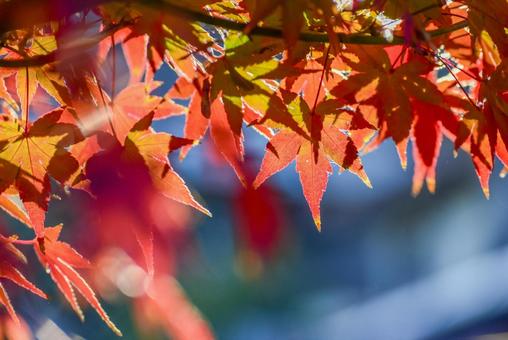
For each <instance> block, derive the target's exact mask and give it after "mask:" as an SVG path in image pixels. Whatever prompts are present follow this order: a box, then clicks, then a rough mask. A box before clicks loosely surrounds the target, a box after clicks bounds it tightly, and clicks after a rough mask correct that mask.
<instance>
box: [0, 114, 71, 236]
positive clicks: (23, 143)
mask: <svg viewBox="0 0 508 340" xmlns="http://www.w3.org/2000/svg"><path fill="white" fill-rule="evenodd" d="M61 114H62V110H61V109H57V110H55V111H52V112H49V113H47V114H45V115H44V116H42V117H41V118H39V119H38V120H37V121H35V122H34V123H33V124H28V123H26V122H23V121H19V120H17V119H13V118H11V117H9V116H6V115H4V116H2V121H1V122H0V145H1V149H0V169H1V171H0V190H1V191H5V190H7V189H8V188H9V187H11V186H13V187H14V188H15V190H16V192H18V193H19V195H20V197H21V200H22V201H23V203H24V205H25V208H26V209H27V212H28V215H29V217H30V226H31V227H32V228H34V230H35V232H36V233H37V234H38V235H42V233H43V231H44V229H43V227H44V214H45V211H46V210H47V208H48V201H49V196H50V183H49V176H51V177H53V178H55V179H56V180H58V181H60V182H65V181H66V180H67V179H68V178H69V176H70V175H71V174H72V173H73V172H74V171H75V170H76V168H77V166H78V164H77V162H76V160H75V159H74V158H73V157H72V156H71V155H70V154H69V152H68V151H67V150H66V149H65V147H67V146H69V145H71V144H73V143H75V142H76V140H75V138H76V136H77V135H78V134H77V133H76V131H75V127H73V126H72V125H69V124H63V123H59V122H58V121H59V119H60V116H61Z"/></svg>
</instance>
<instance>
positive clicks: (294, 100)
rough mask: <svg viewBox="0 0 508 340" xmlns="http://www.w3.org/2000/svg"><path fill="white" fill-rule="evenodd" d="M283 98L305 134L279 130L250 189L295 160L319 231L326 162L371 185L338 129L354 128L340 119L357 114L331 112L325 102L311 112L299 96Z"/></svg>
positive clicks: (329, 169) (350, 143) (328, 170)
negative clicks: (342, 116)
mask: <svg viewBox="0 0 508 340" xmlns="http://www.w3.org/2000/svg"><path fill="white" fill-rule="evenodd" d="M283 97H285V98H284V102H285V103H286V105H288V111H289V113H286V114H287V115H288V116H289V115H290V116H292V117H293V119H294V120H295V121H299V122H300V123H301V124H302V125H303V126H302V127H301V128H302V130H303V131H304V132H305V134H304V135H302V134H300V133H297V132H295V131H293V130H288V129H281V130H280V131H279V132H278V133H277V134H275V136H274V137H272V138H271V139H270V141H269V142H268V144H267V146H266V153H265V156H264V158H263V162H262V164H261V168H260V170H259V173H258V175H257V177H256V179H255V180H254V183H253V186H254V188H256V187H258V186H260V185H261V184H262V183H263V182H264V181H265V180H266V179H268V178H269V177H271V176H272V175H273V174H275V173H277V172H279V171H281V170H283V169H284V168H285V167H287V166H288V165H289V164H290V163H291V162H292V161H293V160H294V159H296V171H297V172H298V174H299V176H300V183H301V184H302V189H303V193H304V196H305V198H306V200H307V203H308V204H309V207H310V210H311V213H312V217H313V219H314V223H315V224H316V227H317V228H318V230H320V229H321V216H320V203H321V199H322V197H323V193H324V190H325V189H326V186H327V183H328V175H329V174H330V173H331V172H332V167H331V166H330V161H329V159H330V160H332V161H333V162H334V163H336V164H337V165H338V166H339V167H340V168H341V169H347V170H348V171H350V172H352V173H354V174H355V175H357V176H358V177H359V178H360V179H361V180H362V181H363V182H364V183H365V184H366V185H367V186H369V187H370V186H371V184H370V181H369V179H368V177H367V175H366V174H365V171H364V169H363V165H362V163H361V161H360V159H359V158H358V150H357V148H356V146H355V144H354V142H353V140H352V139H351V138H350V137H349V136H348V135H347V134H345V133H343V132H341V130H340V129H343V130H345V129H350V128H355V127H354V126H351V125H350V122H349V120H348V119H340V116H341V115H344V116H351V115H356V113H355V112H347V111H344V112H340V113H337V112H330V111H329V108H330V107H329V106H328V105H329V102H326V101H324V102H321V103H319V104H317V106H316V108H315V109H314V110H311V109H310V108H309V106H308V105H307V103H306V102H305V101H304V100H303V99H302V98H301V97H300V96H297V95H295V94H290V93H284V94H283ZM283 114H284V113H283ZM327 114H328V115H327ZM270 119H271V118H270ZM359 119H360V120H361V121H364V120H363V119H362V118H359ZM362 127H364V126H362Z"/></svg>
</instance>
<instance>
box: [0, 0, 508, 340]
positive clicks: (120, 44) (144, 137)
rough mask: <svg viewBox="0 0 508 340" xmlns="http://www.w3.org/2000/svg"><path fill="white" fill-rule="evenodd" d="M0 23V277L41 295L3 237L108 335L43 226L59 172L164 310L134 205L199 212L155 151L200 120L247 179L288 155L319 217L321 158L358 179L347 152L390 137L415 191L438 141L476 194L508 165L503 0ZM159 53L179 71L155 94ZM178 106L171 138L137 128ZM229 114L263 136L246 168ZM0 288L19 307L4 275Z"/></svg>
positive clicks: (206, 6)
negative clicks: (3, 221) (468, 165)
mask: <svg viewBox="0 0 508 340" xmlns="http://www.w3.org/2000/svg"><path fill="white" fill-rule="evenodd" d="M0 23H1V24H0V33H1V36H0V43H1V45H0V55H1V57H0V101H1V105H2V116H1V118H2V119H1V120H0V143H1V147H0V192H1V196H0V206H1V207H2V208H3V210H5V211H6V212H7V213H9V214H10V215H11V216H12V217H14V218H16V219H18V220H19V221H21V222H22V223H24V224H25V225H27V226H28V227H30V228H31V229H32V230H33V234H34V238H33V239H29V240H20V239H18V237H17V236H16V235H13V236H2V239H1V241H2V244H1V247H2V252H1V254H2V255H1V256H2V257H1V258H0V260H1V262H0V268H1V270H0V276H1V277H2V278H5V279H9V280H11V281H13V282H15V283H16V284H17V285H19V286H21V287H23V288H25V289H27V290H30V291H31V292H33V293H35V294H37V295H39V296H41V297H43V298H45V297H46V295H45V294H44V293H43V292H42V291H41V290H40V289H39V288H37V287H36V286H35V285H34V284H32V283H31V282H30V281H29V280H28V279H26V278H25V277H24V276H23V275H22V274H21V272H20V271H19V270H18V267H19V260H25V257H24V255H23V253H22V252H21V251H20V250H19V249H18V246H19V247H22V246H24V245H29V246H32V247H33V248H34V250H35V253H36V254H37V257H38V258H39V260H40V262H41V264H42V265H43V266H44V268H46V269H47V271H48V273H49V275H50V276H51V278H52V280H53V281H54V282H55V284H56V285H57V287H58V289H59V290H60V291H61V292H62V294H63V296H64V297H65V298H66V299H67V300H68V302H69V303H70V305H71V306H72V308H73V309H74V310H75V311H76V312H77V313H78V315H79V316H80V317H82V315H83V314H82V312H81V309H80V307H79V304H78V301H77V300H76V297H75V295H74V291H75V290H77V291H78V292H79V293H80V294H81V295H83V297H84V298H85V300H86V301H88V303H89V304H90V305H91V306H92V307H93V308H94V309H95V310H96V311H97V312H98V313H99V315H100V316H101V318H102V319H103V320H104V322H105V323H106V324H107V325H108V326H109V327H110V328H111V329H112V330H113V331H114V332H115V333H117V334H120V331H119V330H118V329H117V328H116V326H115V325H114V324H113V322H112V321H111V320H110V319H109V317H108V316H107V314H106V312H105V311H104V310H103V308H102V307H101V305H100V303H99V300H98V298H97V297H96V295H95V293H94V291H93V290H92V288H91V287H90V286H89V285H88V284H87V282H86V281H85V279H84V278H83V277H82V276H81V274H79V273H78V271H77V270H76V268H84V267H89V266H90V263H89V262H88V261H87V260H86V259H84V258H83V257H82V256H81V255H80V254H78V253H77V252H76V251H75V250H74V249H73V248H72V247H71V246H70V245H69V244H68V243H65V242H63V241H60V240H59V236H60V231H61V230H62V225H58V226H53V227H49V226H46V225H45V217H46V213H47V210H48V203H49V201H50V199H51V198H52V197H53V196H52V195H53V194H57V193H58V192H61V191H62V188H63V189H65V191H66V192H69V191H78V190H79V191H83V192H86V193H88V194H89V195H90V197H91V198H92V200H93V201H94V202H95V204H94V205H92V206H93V209H95V210H96V212H97V214H98V215H100V216H101V221H102V222H100V223H102V224H100V223H99V224H100V225H101V228H106V227H111V228H114V227H113V225H115V224H120V223H122V224H124V226H123V228H124V229H118V228H117V229H114V230H120V232H122V231H121V230H128V235H127V236H125V238H126V240H127V239H134V240H136V242H135V243H136V244H135V246H132V242H131V243H130V244H129V243H128V241H125V240H120V241H119V240H116V239H115V242H116V241H118V242H119V244H124V243H122V242H123V241H125V242H126V243H125V244H129V245H128V246H127V248H128V250H129V251H130V252H131V253H134V254H135V255H133V257H134V259H135V261H137V262H139V263H141V264H142V266H143V267H144V268H145V269H146V273H147V277H148V281H149V282H150V283H149V284H148V287H149V288H147V289H148V290H150V291H151V296H152V300H150V301H152V302H151V303H152V305H150V304H147V305H150V306H152V307H150V308H158V310H159V311H160V310H162V311H164V308H167V306H168V303H169V304H171V302H168V303H166V304H164V301H163V299H156V298H153V296H158V297H160V296H163V295H164V294H165V293H164V292H168V291H171V292H173V293H172V295H171V294H170V296H172V297H173V298H174V299H180V300H179V301H184V300H182V299H184V298H183V293H182V292H181V291H180V290H179V289H178V288H177V286H176V285H175V284H174V283H168V282H167V281H164V280H163V279H162V277H163V274H164V270H163V269H161V268H163V267H164V266H162V265H158V264H157V263H155V262H154V258H157V256H155V255H154V254H157V253H158V252H159V253H163V252H164V251H167V250H165V248H164V246H163V245H161V244H163V242H162V243H161V242H158V241H157V236H159V237H163V238H164V237H169V236H168V235H167V234H165V235H162V236H161V235H159V234H161V232H160V231H157V230H156V228H154V227H153V225H154V224H156V222H155V221H154V219H155V217H154V216H153V214H152V213H151V212H149V211H140V210H143V209H144V208H142V206H149V205H153V204H155V205H158V206H159V207H162V206H163V205H164V204H173V203H168V202H173V201H175V202H178V204H183V205H187V206H190V207H192V208H195V209H196V210H198V211H200V212H201V213H204V214H207V215H210V212H209V211H208V210H207V209H206V208H205V205H204V203H202V202H200V200H198V199H197V198H196V197H195V196H194V195H193V194H192V192H191V190H189V188H188V187H187V186H186V184H185V182H184V180H183V179H182V178H181V177H180V175H179V174H178V173H177V172H176V171H175V170H174V169H173V168H172V166H171V164H170V162H169V160H168V153H170V152H173V151H176V150H179V153H180V158H181V159H182V160H183V159H184V158H185V157H186V156H187V154H188V153H189V151H190V150H191V149H192V148H193V147H196V146H197V147H199V146H198V145H199V144H200V142H201V141H202V140H203V139H205V138H207V131H209V136H210V139H211V141H213V144H214V145H215V147H216V149H217V151H218V153H219V154H220V155H222V157H223V158H224V159H225V161H226V162H227V163H228V164H229V165H230V166H231V168H232V169H233V170H234V172H235V173H236V175H237V177H238V179H239V181H240V182H241V183H242V184H243V185H245V186H246V187H251V186H252V187H254V188H258V187H259V186H262V184H263V182H264V181H265V180H267V179H268V178H269V177H271V176H272V175H274V174H275V173H277V172H279V171H281V170H282V169H284V168H285V167H287V166H288V165H289V164H290V163H292V162H293V161H294V160H296V171H297V173H298V175H299V178H300V183H301V186H302V190H303V194H304V196H305V199H306V200H307V202H308V205H309V208H310V212H311V214H312V217H313V219H314V222H315V224H316V227H317V228H318V229H320V228H321V219H320V202H321V199H322V196H323V193H324V191H325V189H326V186H327V181H328V176H329V175H330V174H331V173H332V172H333V167H332V164H336V165H337V166H338V169H339V171H340V172H341V171H349V172H351V173H353V174H355V175H356V176H358V177H359V179H360V180H361V181H363V182H364V183H365V184H366V185H367V186H369V187H370V186H371V183H370V181H369V178H368V171H366V170H365V169H364V167H363V165H362V161H361V155H363V154H365V153H367V152H370V151H373V150H374V149H375V148H376V147H377V146H378V145H380V144H381V143H382V142H384V141H385V140H387V139H391V140H393V142H394V144H395V146H396V149H397V152H398V155H399V157H400V161H401V165H402V167H403V168H405V167H406V164H407V156H406V151H407V148H408V144H409V141H411V145H412V148H413V153H412V155H413V160H414V164H415V167H414V175H413V188H412V192H413V194H414V195H417V194H418V193H419V192H420V191H421V190H422V188H423V186H424V184H426V186H427V188H428V190H429V191H430V192H434V191H435V188H436V166H437V160H438V156H439V153H440V148H441V144H442V142H443V140H444V139H449V140H450V141H451V142H452V143H453V144H454V146H455V150H456V151H457V152H458V151H459V150H460V151H461V152H465V153H467V154H468V155H469V156H470V158H471V160H472V164H473V166H474V169H475V170H476V173H477V175H478V178H479V180H480V185H481V188H482V189H483V192H484V194H485V195H486V196H487V197H488V196H489V177H490V175H491V173H492V171H493V167H494V161H495V159H496V158H498V159H499V160H500V161H501V162H502V164H503V165H504V166H506V167H508V150H507V145H508V1H507V0H489V1H484V0H478V1H477V0H460V1H445V0H409V1H405V0H404V1H402V0H336V1H334V0H216V1H213V0H212V1H201V0H195V1H190V0H180V1H173V0H131V1H113V0H89V1H78V0H73V1H70V0H45V1H35V0H24V1H20V0H11V1H0ZM166 64H167V65H169V66H170V67H171V69H173V70H174V71H175V72H176V74H177V76H178V78H177V80H176V82H175V83H174V85H173V86H172V87H171V89H170V90H169V91H167V92H165V93H161V91H159V87H160V85H161V83H160V82H159V81H156V80H155V75H156V73H157V72H158V70H160V69H161V67H163V65H166ZM177 115H185V119H186V120H185V128H184V133H183V136H181V137H177V136H172V135H170V134H168V133H164V132H155V130H154V129H153V128H152V127H151V126H152V121H153V120H161V119H166V118H169V117H172V116H177ZM244 129H255V130H256V131H257V132H259V133H260V134H261V135H263V136H264V137H266V140H267V144H266V152H265V155H264V159H263V161H262V164H261V165H260V169H259V173H258V174H257V176H256V177H255V179H253V180H251V179H250V178H249V176H247V175H246V174H245V173H244V168H243V166H242V162H243V158H244V135H243V134H244ZM52 183H53V185H51V184H52ZM125 187H128V189H126V188H125ZM112 188H114V189H112ZM119 188H124V189H122V190H120V189H119ZM161 204H162V205H161ZM178 204H177V205H178ZM126 207H127V208H128V209H130V210H131V215H128V216H125V213H124V211H125V208H126ZM145 210H149V209H145ZM94 230H97V229H94ZM119 238H120V239H121V237H119ZM103 242H104V243H105V244H106V243H107V242H111V239H109V238H107V237H104V240H103ZM133 249H134V250H133ZM147 299H148V298H147ZM148 300H149V299H148ZM155 300H157V303H155V302H154V301H155ZM140 301H143V300H141V299H140ZM0 302H1V303H2V304H3V305H4V306H5V307H6V309H7V311H8V312H9V314H10V315H11V317H12V318H13V319H15V320H18V317H17V315H16V313H15V311H14V308H13V307H12V305H11V302H10V300H9V298H8V295H7V293H6V292H5V290H4V289H3V287H2V286H1V285H0ZM144 303H146V301H145V302H144ZM181 303H182V306H184V307H181V308H190V307H189V306H187V305H186V304H185V303H183V302H181ZM154 306H155V307H154ZM166 310H167V309H166ZM188 315H189V320H194V321H193V325H195V326H196V327H194V328H192V329H191V328H187V329H182V328H179V327H178V326H177V325H176V324H175V320H166V321H164V322H165V327H166V329H168V332H169V333H171V334H172V335H173V336H175V337H188V336H190V335H191V334H193V335H194V336H197V335H199V337H203V338H207V337H211V332H210V331H209V329H208V328H207V326H206V323H205V322H204V321H202V320H201V319H200V317H199V315H198V314H197V313H196V312H194V311H192V312H190V311H188ZM164 322H163V323H164ZM192 332H194V333H192ZM194 338H195V337H194Z"/></svg>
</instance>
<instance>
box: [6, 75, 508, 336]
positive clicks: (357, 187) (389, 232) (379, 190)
mask: <svg viewBox="0 0 508 340" xmlns="http://www.w3.org/2000/svg"><path fill="white" fill-rule="evenodd" d="M106 73H107V72H106ZM157 77H158V79H159V80H161V81H163V87H162V88H161V89H159V90H160V91H161V93H164V92H165V91H166V90H167V89H168V88H169V87H170V86H171V84H172V83H173V81H174V75H173V74H172V73H171V71H169V69H168V68H167V67H166V68H164V69H163V70H162V71H160V72H159V74H158V75H157ZM183 123H184V117H174V118H170V119H168V120H165V121H160V122H157V123H156V124H155V126H154V127H155V128H156V129H157V130H159V131H166V132H171V133H174V134H177V135H182V126H183ZM245 138H246V143H245V145H246V148H247V150H246V154H247V157H246V165H245V172H246V173H247V174H249V175H250V176H255V174H256V172H257V170H258V168H259V165H260V162H261V159H262V156H263V153H264V147H265V144H266V140H264V139H263V138H262V137H261V136H260V135H258V134H257V133H256V132H255V131H254V130H252V129H249V128H246V129H245ZM215 155H216V151H215V150H214V149H213V145H212V144H211V143H207V142H206V141H205V142H204V143H203V144H202V145H200V146H198V147H196V148H194V149H193V150H192V151H191V152H190V153H189V155H188V157H187V158H186V159H185V160H184V161H183V162H180V161H179V160H178V154H177V153H175V154H172V155H171V161H172V164H173V166H174V167H175V169H176V170H177V171H178V172H179V174H181V176H182V177H183V178H184V179H185V181H186V182H187V184H188V185H189V187H190V188H191V189H192V190H193V191H194V192H196V193H199V195H200V196H199V197H200V199H201V201H202V202H204V203H205V204H206V207H207V208H208V209H209V210H210V211H211V212H212V214H213V218H208V217H206V216H204V215H201V214H199V213H198V212H194V211H191V212H190V213H186V212H185V213H184V212H182V211H180V210H179V208H178V207H177V206H178V205H175V206H169V207H167V208H165V209H168V214H169V215H171V214H177V215H173V216H179V218H181V220H180V222H181V223H183V224H185V226H184V228H185V229H186V230H190V232H189V231H186V232H185V234H184V236H181V235H180V236H179V237H178V239H172V240H171V244H166V246H167V249H168V252H171V254H172V255H171V261H167V262H168V263H166V265H167V266H171V268H172V269H171V272H172V273H174V278H175V279H176V280H177V281H178V283H179V284H177V283H176V281H174V283H172V284H171V285H173V284H174V287H178V288H175V289H177V290H176V292H177V293H175V294H177V295H178V294H180V293H182V292H185V294H186V295H187V298H188V299H189V300H190V301H191V303H192V304H194V305H195V306H196V307H197V309H199V311H200V312H201V314H202V315H203V317H204V318H205V319H206V320H208V323H209V325H210V327H211V328H212V330H213V332H214V333H215V334H216V336H217V338H219V339H231V340H237V339H241V340H250V339H253V340H254V339H256V340H258V339H263V340H264V339H266V340H269V339H302V340H303V339H462V338H474V337H477V336H482V335H489V334H490V335H492V334H495V335H497V336H498V337H500V338H502V337H503V332H508V225H507V223H508V222H507V217H508V186H507V185H506V182H505V181H504V180H503V179H501V178H499V177H497V176H493V178H492V179H491V198H490V200H486V199H485V197H484V196H483V194H482V191H481V189H480V185H479V183H478V180H477V178H476V176H475V173H474V170H473V166H472V164H471V162H470V160H468V159H467V157H466V155H465V154H462V153H461V152H459V154H458V156H457V157H454V154H453V146H452V145H451V144H450V143H448V142H445V143H444V145H443V150H442V152H441V156H440V160H439V164H438V180H437V193H436V194H435V195H430V194H428V193H427V192H423V193H422V194H421V195H420V196H418V197H417V198H413V197H411V194H410V191H411V177H412V167H411V164H410V165H409V166H408V170H407V171H402V170H401V168H400V165H399V160H398V157H397V155H396V152H395V148H394V146H393V145H391V144H390V143H385V144H383V145H382V146H381V147H380V148H379V149H378V150H376V151H375V152H373V153H371V154H367V155H365V156H364V157H363V162H364V165H365V168H366V171H367V173H368V174H369V176H370V179H371V182H372V184H373V187H374V189H372V190H371V189H368V188H367V187H365V185H363V184H362V183H361V181H360V180H359V179H358V178H356V177H355V176H353V175H351V174H349V173H343V174H337V173H335V174H333V175H332V176H330V179H329V185H328V189H327V191H326V193H325V195H324V199H323V201H322V220H323V228H322V231H321V232H318V231H317V230H316V229H315V227H314V224H313V222H312V218H311V215H310V212H309V209H308V207H307V204H306V202H305V200H304V198H303V194H302V190H301V186H300V184H299V179H298V176H297V174H296V172H295V169H294V164H292V165H290V166H289V167H288V168H287V169H285V170H284V171H282V172H281V173H279V174H277V175H275V176H274V177H273V178H271V179H270V180H268V181H267V182H266V183H265V184H264V185H263V186H262V187H261V188H260V189H259V190H258V191H254V190H249V189H244V188H242V187H241V186H240V184H239V182H238V180H237V178H236V176H235V175H234V173H233V172H232V170H231V169H230V168H229V167H228V166H227V165H226V164H224V163H223V161H222V160H221V159H220V157H219V156H215ZM500 170H501V168H500V167H499V166H498V169H497V171H496V172H495V173H496V174H497V173H499V171H500ZM335 171H337V169H335ZM83 200H84V198H83V197H81V194H79V193H70V194H68V195H66V196H63V197H62V199H61V200H54V201H53V202H52V205H51V213H52V217H51V219H52V220H53V221H54V222H55V223H56V222H60V221H64V222H65V225H66V228H67V229H64V236H65V237H64V239H66V240H68V241H69V242H70V243H72V244H73V245H76V248H78V249H79V250H80V251H81V252H82V253H83V254H85V255H87V256H88V257H91V256H90V254H95V253H94V252H93V251H90V249H93V247H94V242H96V240H94V239H93V238H89V237H88V236H89V235H88V234H87V231H88V230H89V228H92V226H91V225H89V224H88V221H87V220H86V218H85V219H83V218H82V217H79V216H80V210H81V209H83V205H82V202H83ZM173 222H174V221H173ZM173 222H171V223H173ZM118 223H120V222H118ZM168 223H169V222H168ZM50 224H51V223H50ZM177 224H178V223H177ZM172 225H174V223H173V224H172ZM120 227H121V226H120ZM178 228H179V227H178ZM80 241H81V242H80ZM97 242H98V241H97ZM164 249H166V248H164ZM111 256H112V257H114V258H116V259H118V258H121V256H123V255H121V254H119V253H114V254H113V255H111ZM156 256H157V254H156ZM160 256H164V254H161V255H160ZM168 257H169V255H168ZM100 259H104V257H100ZM156 260H157V259H156ZM126 263H128V262H126ZM102 268H103V269H104V268H106V269H105V270H103V276H105V277H107V276H108V270H109V269H107V268H110V267H108V266H105V267H104V266H103V267H102ZM129 268H131V267H129ZM132 268H134V269H135V268H136V267H132ZM131 274H132V273H131ZM36 275H38V276H36ZM36 275H35V274H34V275H31V277H35V278H36V280H35V281H36V282H42V281H41V280H46V282H47V284H46V285H41V286H42V288H44V289H45V290H46V291H47V292H48V293H49V295H51V296H52V297H54V298H53V300H52V301H50V302H45V301H41V300H40V299H37V298H32V297H31V296H28V295H27V294H19V296H13V298H14V300H15V301H16V306H17V308H18V310H19V312H20V314H21V315H22V316H23V317H24V319H25V320H26V322H27V324H28V325H29V327H30V328H31V329H32V330H33V332H34V334H35V335H36V337H38V338H40V339H67V338H73V339H79V338H86V339H112V338H114V335H113V334H112V333H111V332H110V330H108V329H107V328H106V327H105V326H104V325H103V324H102V321H101V320H100V319H99V317H98V316H97V315H96V314H95V313H94V312H93V311H90V310H87V311H86V313H85V314H86V321H85V323H81V322H80V321H79V319H78V318H77V317H76V316H75V315H74V314H73V313H72V312H71V310H70V308H69V307H68V305H67V304H66V303H65V302H64V301H63V299H61V297H60V296H59V294H58V293H57V290H56V288H55V287H54V286H53V285H51V284H50V282H49V281H48V280H47V278H46V275H45V274H44V273H43V272H42V270H41V272H40V273H38V274H36ZM133 277H134V278H135V277H136V273H135V271H134V274H132V275H130V276H126V280H127V281H129V280H132V278H133ZM94 282H95V283H94V285H97V286H98V287H99V291H100V292H101V295H102V298H103V300H104V305H105V309H106V310H107V311H108V312H109V313H110V316H111V318H112V319H113V320H114V321H115V322H116V323H117V324H118V326H119V328H121V329H122V330H123V332H124V339H165V338H166V337H167V336H166V335H164V332H162V329H163V328H164V327H159V328H157V327H155V328H154V329H149V330H146V329H143V327H140V325H146V324H149V323H150V320H149V319H150V318H151V315H150V312H147V311H150V309H149V308H148V309H144V308H145V307H146V306H144V305H136V303H137V302H135V304H134V307H133V302H132V301H131V300H130V299H129V297H134V298H137V296H138V295H136V294H137V293H136V292H132V291H129V289H128V288H129V287H130V286H129V285H128V283H129V282H127V286H125V287H127V288H125V289H123V288H122V287H123V286H122V285H121V282H120V283H118V281H117V284H116V286H117V288H119V289H120V291H122V293H123V294H116V293H115V294H116V295H115V294H113V293H111V294H109V293H108V290H109V288H108V285H107V284H105V283H104V278H102V279H101V278H96V280H95V281H94ZM172 282H173V281H172ZM172 287H173V286H172ZM180 288H181V290H179V289H180ZM165 292H166V291H164V293H163V294H162V296H164V294H165ZM167 292H168V294H170V293H169V291H167ZM108 294H109V296H108ZM138 300H139V299H138ZM138 300H136V301H138ZM139 301H141V300H139ZM143 306H144V307H143ZM169 307H171V306H169ZM175 308H177V306H176V307H175ZM152 312H153V311H152ZM166 312H167V313H173V309H172V308H169V309H168V310H167V311H166ZM154 313H160V311H158V312H154ZM144 318H146V319H147V320H145V319H144ZM133 320H136V322H134V321H133ZM181 322H185V319H182V320H181ZM177 326H178V325H176V326H175V325H173V326H170V327H177ZM505 337H506V338H508V333H507V335H506V336H505Z"/></svg>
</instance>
